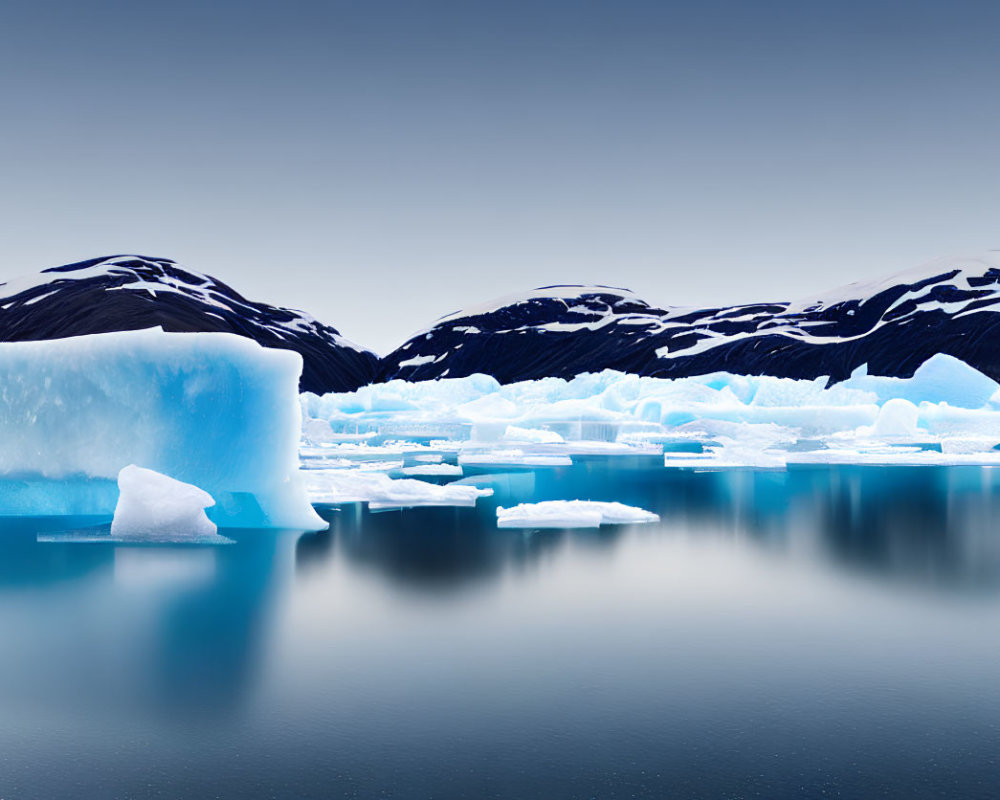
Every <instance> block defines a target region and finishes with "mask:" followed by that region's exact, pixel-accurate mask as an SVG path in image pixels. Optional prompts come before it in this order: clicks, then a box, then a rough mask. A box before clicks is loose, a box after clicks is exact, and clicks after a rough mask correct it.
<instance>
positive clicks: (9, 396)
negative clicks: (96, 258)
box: [0, 329, 325, 528]
mask: <svg viewBox="0 0 1000 800" xmlns="http://www.w3.org/2000/svg"><path fill="white" fill-rule="evenodd" d="M301 368H302V359H301V357H300V356H299V355H298V354H297V353H294V352H292V351H289V350H278V349H268V348H264V347H262V346H260V345H259V344H257V343H256V342H254V341H251V340H250V339H246V338H243V337H240V336H235V335H232V334H227V333H164V332H162V331H161V330H156V329H152V330H145V331H131V332H119V333H105V334H97V335H90V336H80V337H75V338H69V339H59V340H54V341H38V342H4V343H0V443H2V446H0V515H32V516H41V515H54V516H61V515H89V514H93V515H111V514H112V513H113V511H114V507H115V503H116V501H117V498H118V491H117V486H116V483H115V482H116V480H117V477H118V473H119V471H120V470H121V469H122V468H123V467H126V466H128V465H129V464H136V465H139V466H141V467H144V468H147V469H152V470H155V471H156V472H160V473H163V474H166V475H170V476H172V477H173V478H176V479H177V480H179V481H183V482H185V483H190V484H194V485H195V486H198V487H200V488H202V489H204V490H205V491H207V492H208V493H209V494H211V495H212V496H213V497H214V498H215V499H216V501H217V504H216V506H214V507H213V508H212V509H211V510H210V512H209V514H210V517H211V518H212V520H213V521H214V522H216V523H217V524H219V525H220V526H228V527H233V526H250V527H258V526H263V527H305V528H318V527H325V526H324V525H323V524H322V522H321V521H320V520H319V518H318V517H317V516H316V515H315V513H314V512H313V510H312V508H311V506H310V505H309V502H308V499H307V495H306V492H305V488H304V485H303V484H302V482H301V479H300V476H299V474H298V456H297V447H298V440H299V431H300V415H299V404H298V378H299V373H300V371H301Z"/></svg>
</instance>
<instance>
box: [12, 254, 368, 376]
mask: <svg viewBox="0 0 1000 800" xmlns="http://www.w3.org/2000/svg"><path fill="white" fill-rule="evenodd" d="M157 325H159V326H160V327H162V328H163V329H164V330H166V331H172V332H188V331H223V332H226V333H235V334H239V335H240V336H245V337H248V338H250V339H254V340H255V341H257V342H259V343H260V344H262V345H263V346H265V347H276V348H282V349H286V350H295V351H296V352H298V353H301V355H302V359H303V369H302V379H301V382H300V388H301V390H302V391H312V392H317V393H323V392H333V391H351V390H353V389H356V388H357V387H358V386H362V385H364V384H367V383H370V382H371V381H372V380H373V379H374V378H375V374H376V370H377V365H378V357H377V356H376V355H375V354H374V353H371V352H369V351H368V350H365V349H363V348H360V347H358V346H357V345H355V344H352V343H351V342H349V341H348V340H347V339H344V338H343V337H342V336H340V334H339V333H338V332H337V330H335V329H334V328H331V327H330V326H328V325H323V324H322V323H320V322H317V321H316V320H315V319H313V318H312V317H310V316H309V315H307V314H303V313H302V312H299V311H293V310H290V309H287V308H277V307H275V306H270V305H266V304H264V303H255V302H252V301H250V300H247V299H246V298H244V297H243V296H242V295H240V294H238V293H237V292H236V291H234V290H233V289H232V288H230V287H229V286H227V285H226V284H224V283H222V282H221V281H217V280H215V279H214V278H211V277H209V276H208V275H201V274H198V273H195V272H190V271H188V270H185V269H183V268H182V267H180V266H178V265H177V264H175V263H174V262H173V261H170V260H169V259H164V258H146V257H143V256H132V255H122V256H109V257H105V258H95V259H91V260H89V261H80V262H77V263H75V264H67V265H65V266H62V267H53V268H51V269H47V270H44V271H42V272H41V273H39V274H37V275H31V276H25V277H23V278H19V279H15V280H12V281H8V282H7V283H3V284H0V341H8V342H9V341H28V340H35V339H59V338H63V337H67V336H80V335H83V334H89V333H107V332H110V331H120V330H138V329H142V328H150V327H155V326H157Z"/></svg>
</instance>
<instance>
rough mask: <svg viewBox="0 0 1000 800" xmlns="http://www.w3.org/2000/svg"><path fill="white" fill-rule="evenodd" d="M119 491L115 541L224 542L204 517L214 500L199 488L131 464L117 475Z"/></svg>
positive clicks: (114, 523) (112, 533)
mask: <svg viewBox="0 0 1000 800" xmlns="http://www.w3.org/2000/svg"><path fill="white" fill-rule="evenodd" d="M118 491H119V495H118V505H116V506H115V517H114V519H113V520H112V521H111V536H112V538H115V539H122V540H135V541H176V542H184V541H190V542H195V541H207V540H213V539H214V540H218V539H220V538H221V537H219V536H218V535H217V532H216V527H215V523H214V522H212V521H211V520H210V519H209V518H208V517H207V516H206V515H205V509H206V508H211V507H212V506H214V505H215V500H214V499H213V497H212V495H210V494H209V493H208V492H205V491H202V490H201V489H199V488H198V487H197V486H192V485H191V484H190V483H182V482H181V481H175V480H174V479H173V478H171V477H169V476H167V475H161V474H160V473H159V472H154V471H153V470H151V469H143V468H142V467H137V466H135V464H130V465H129V466H127V467H125V468H124V469H123V470H122V471H121V472H119V473H118Z"/></svg>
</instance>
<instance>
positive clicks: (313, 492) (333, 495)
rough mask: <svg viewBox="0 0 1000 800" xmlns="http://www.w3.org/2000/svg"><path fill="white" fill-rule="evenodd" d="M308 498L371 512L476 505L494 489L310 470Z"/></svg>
mask: <svg viewBox="0 0 1000 800" xmlns="http://www.w3.org/2000/svg"><path fill="white" fill-rule="evenodd" d="M305 475H306V485H307V488H308V491H309V497H310V499H311V500H312V502H313V503H316V504H317V505H341V504H345V503H368V507H369V508H370V509H372V510H381V509H388V508H415V507H418V506H466V507H469V506H474V505H475V504H476V500H478V499H479V498H480V497H489V496H490V495H492V494H493V490H492V489H481V488H479V487H476V486H471V485H467V484H445V485H444V486H439V485H437V484H434V483H428V482H426V481H420V480H414V479H412V478H397V479H393V478H390V477H389V476H388V475H385V474H384V473H381V472H366V471H361V470H352V469H333V470H310V471H309V472H307V473H305Z"/></svg>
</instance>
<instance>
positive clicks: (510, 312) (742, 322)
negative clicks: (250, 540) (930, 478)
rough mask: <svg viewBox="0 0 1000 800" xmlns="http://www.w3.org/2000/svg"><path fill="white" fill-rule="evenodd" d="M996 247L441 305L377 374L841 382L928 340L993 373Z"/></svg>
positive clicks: (915, 355)
mask: <svg viewBox="0 0 1000 800" xmlns="http://www.w3.org/2000/svg"><path fill="white" fill-rule="evenodd" d="M998 335H1000V254H998V253H988V254H986V255H984V256H982V257H978V258H950V259H949V258H946V259H938V260H936V261H933V262H930V263H928V264H925V265H924V266H922V267H919V268H917V269H915V270H909V271H907V272H903V273H900V274H897V275H894V276H892V277H890V278H886V279H883V280H880V281H876V282H872V283H859V284H851V285H849V286H845V287H842V288H840V289H837V290H835V291H831V292H828V293H826V294H825V295H823V296H821V297H816V298H809V299H806V300H802V301H798V302H794V303H790V302H775V303H755V304H750V305H741V306H731V307H715V308H690V307H667V308H657V307H654V306H650V305H649V304H648V303H646V302H644V301H643V300H641V299H640V298H638V297H636V296H635V295H634V294H632V293H631V292H629V291H627V290H623V289H614V288H610V287H603V286H555V287H546V288H544V289H537V290H535V291H533V292H529V293H527V294H524V295H520V296H515V297H509V298H503V299H501V300H498V301H496V302H494V303H489V304H486V305H484V306H480V307H477V308H472V309H469V310H467V311H463V312H459V313H457V314H452V315H450V316H448V317H445V318H443V319H441V320H439V321H438V322H437V323H436V324H435V325H434V326H432V327H431V328H429V329H428V330H426V331H422V332H421V333H419V334H417V335H416V336H414V337H413V338H411V339H410V340H409V341H407V342H406V343H405V344H404V345H403V346H402V347H400V348H398V349H397V350H395V351H394V352H392V353H390V354H389V355H388V356H386V357H385V358H384V359H382V364H381V371H380V375H379V377H380V379H381V380H390V379H393V378H405V379H407V380H427V379H431V378H440V377H462V376H465V375H470V374H472V373H475V372H482V373H486V374H490V375H493V376H494V377H496V378H497V379H498V380H500V381H501V382H503V383H510V382H514V381H518V380H527V379H533V378H541V377H548V376H554V377H563V378H569V377H572V376H573V375H577V374H580V373H582V372H597V371H600V370H602V369H618V370H623V371H626V372H633V373H637V374H640V375H652V376H658V377H681V376H686V375H699V374H705V373H709V372H715V371H719V370H726V371H728V372H732V373H737V374H747V375H775V376H778V377H791V378H810V379H811V378H817V377H820V376H829V377H830V378H831V379H832V380H834V381H838V380H843V379H845V378H847V377H848V376H849V375H850V374H851V372H852V371H853V370H854V369H855V368H857V367H859V366H861V365H862V364H868V369H869V372H870V373H872V374H878V375H891V376H896V377H908V376H911V375H912V374H913V372H914V370H916V368H917V367H918V366H920V364H922V363H923V362H924V361H925V360H927V358H929V357H930V356H932V355H934V354H935V353H939V352H940V353H947V354H949V355H952V356H955V357H956V358H960V359H962V360H963V361H965V362H966V363H968V364H970V365H971V366H974V367H975V368H976V369H979V370H980V371H982V372H984V373H985V374H987V375H989V376H990V377H992V378H994V379H1000V338H998Z"/></svg>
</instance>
